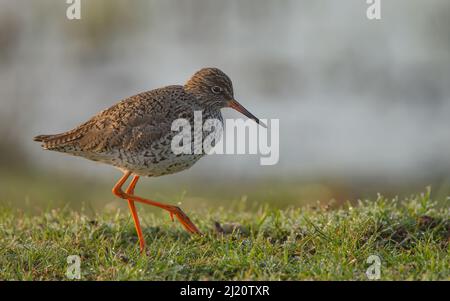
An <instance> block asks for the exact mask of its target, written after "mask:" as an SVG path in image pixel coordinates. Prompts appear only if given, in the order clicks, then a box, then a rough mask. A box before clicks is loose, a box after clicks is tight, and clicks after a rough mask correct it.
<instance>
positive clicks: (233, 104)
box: [228, 99, 267, 128]
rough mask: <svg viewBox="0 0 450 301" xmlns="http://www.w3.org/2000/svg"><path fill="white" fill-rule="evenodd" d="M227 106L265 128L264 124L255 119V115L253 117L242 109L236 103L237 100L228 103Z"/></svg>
mask: <svg viewBox="0 0 450 301" xmlns="http://www.w3.org/2000/svg"><path fill="white" fill-rule="evenodd" d="M228 106H229V107H230V108H233V109H235V110H236V111H238V112H239V113H242V114H244V115H245V116H247V117H248V118H250V119H253V120H254V121H255V122H256V123H257V124H259V125H261V126H263V127H265V128H267V125H265V124H264V122H262V121H261V120H259V118H258V117H256V116H255V115H253V114H252V113H250V112H249V111H248V110H247V109H246V108H244V107H243V106H242V105H241V104H240V103H238V102H237V100H235V99H232V100H230V102H229V103H228Z"/></svg>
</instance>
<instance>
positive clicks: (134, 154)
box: [34, 68, 259, 248]
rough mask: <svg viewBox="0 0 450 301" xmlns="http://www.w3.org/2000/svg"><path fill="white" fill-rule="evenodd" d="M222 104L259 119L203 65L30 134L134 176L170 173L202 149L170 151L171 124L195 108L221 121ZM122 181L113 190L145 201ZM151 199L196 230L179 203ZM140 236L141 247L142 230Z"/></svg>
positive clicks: (190, 117) (223, 80) (217, 72)
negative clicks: (177, 81) (76, 121)
mask: <svg viewBox="0 0 450 301" xmlns="http://www.w3.org/2000/svg"><path fill="white" fill-rule="evenodd" d="M224 107H232V108H234V109H236V110H238V111H240V112H242V113H243V114H245V115H247V116H248V117H250V118H253V119H254V120H255V121H257V122H259V120H258V119H257V118H256V117H255V116H253V115H252V114H251V113H249V112H248V111H247V110H246V109H245V108H243V107H242V106H241V105H240V104H239V103H238V102H237V101H235V100H234V93H233V85H232V83H231V80H230V78H229V77H228V76H227V75H226V74H225V73H223V72H222V71H220V70H219V69H217V68H204V69H201V70H200V71H198V72H197V73H195V74H194V75H193V76H192V78H191V79H190V80H189V81H188V82H187V83H186V84H185V85H184V86H167V87H163V88H159V89H155V90H151V91H148V92H143V93H140V94H137V95H134V96H131V97H129V98H126V99H124V100H122V101H120V102H119V103H117V104H115V105H113V106H112V107H110V108H108V109H106V110H104V111H102V112H100V113H98V114H97V115H95V116H94V117H92V118H91V119H90V120H88V121H87V122H85V123H83V124H81V125H80V126H78V127H76V128H75V129H73V130H70V131H67V132H65V133H61V134H56V135H40V136H36V137H35V138H34V140H35V141H39V142H42V147H43V148H45V149H48V150H53V151H58V152H63V153H68V154H71V155H75V156H80V157H84V158H87V159H90V160H94V161H100V162H103V163H106V164H110V165H113V166H115V167H117V168H119V169H121V170H122V171H123V172H124V173H125V175H126V176H127V177H128V176H129V175H131V174H134V175H135V178H136V181H137V178H138V176H140V175H143V176H161V175H165V174H170V173H174V172H178V171H181V170H184V169H186V168H189V167H191V166H192V165H193V164H194V163H195V162H197V160H198V159H200V158H201V157H202V156H203V154H174V153H173V152H172V149H171V141H172V138H173V137H174V135H176V134H177V132H174V131H172V130H171V126H172V123H173V121H175V120H176V119H179V118H184V119H187V120H189V121H190V123H191V124H193V120H194V112H195V111H202V112H203V120H205V119H209V118H215V119H218V120H220V121H222V114H221V112H220V109H222V108H224ZM193 147H194V146H193ZM125 180H126V178H125ZM124 182H125V181H123V182H120V183H121V185H116V186H117V187H116V188H117V189H116V188H115V190H114V193H115V194H116V195H118V196H119V197H122V198H124V199H128V200H129V204H131V203H132V202H133V201H140V202H144V203H145V202H147V203H148V201H145V200H143V199H140V198H138V197H135V196H133V195H132V193H124V192H123V191H121V186H122V185H123V183H124ZM134 185H135V183H134ZM134 185H133V189H134ZM130 188H131V185H130ZM133 189H130V192H132V190H133ZM151 202H153V201H151ZM151 205H155V206H159V207H161V208H163V209H166V210H168V211H169V212H170V213H171V215H173V214H175V215H176V216H177V217H178V218H179V219H180V221H182V223H183V225H184V226H185V228H186V229H187V230H188V231H190V232H198V230H197V229H196V228H195V226H193V224H192V223H191V222H190V221H189V219H188V218H187V216H185V215H184V213H182V212H181V210H180V209H179V208H178V209H174V208H172V207H173V206H169V205H161V204H159V203H155V202H153V203H151ZM133 207H134V204H133V205H130V209H131V210H132V213H134V214H133V218H135V223H136V229H137V230H138V234H139V231H140V228H139V222H138V220H137V215H136V217H135V209H134V211H133ZM177 210H179V211H177ZM136 220H137V222H136ZM191 224H192V225H191ZM139 238H140V240H141V248H143V246H142V240H143V239H142V238H141V235H140V236H139Z"/></svg>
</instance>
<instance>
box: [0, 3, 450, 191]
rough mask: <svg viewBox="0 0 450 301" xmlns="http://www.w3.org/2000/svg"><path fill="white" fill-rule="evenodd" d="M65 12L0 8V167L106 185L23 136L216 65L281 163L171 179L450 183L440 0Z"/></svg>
mask: <svg viewBox="0 0 450 301" xmlns="http://www.w3.org/2000/svg"><path fill="white" fill-rule="evenodd" d="M66 7H67V4H65V1H62V0H39V1H13V0H11V1H5V0H0V124H1V127H0V137H1V138H2V139H1V141H0V152H1V155H2V156H1V158H0V160H2V161H3V163H2V166H3V168H4V169H6V168H9V166H11V165H13V166H14V162H17V163H18V164H19V163H20V165H21V166H25V170H26V169H33V170H36V169H37V170H40V171H45V170H52V171H54V170H60V171H61V172H63V173H70V174H81V175H88V174H93V175H105V174H111V176H110V177H111V179H113V178H116V177H117V176H118V175H119V174H118V173H111V168H110V167H107V166H102V165H97V164H93V163H91V162H89V161H87V160H83V159H79V158H72V157H68V156H65V155H60V154H55V153H50V152H43V151H41V150H40V148H39V146H38V145H36V144H35V143H33V142H32V137H33V136H34V135H36V134H42V133H55V132H60V131H64V130H68V129H70V128H72V127H74V126H76V125H77V124H79V123H80V122H82V121H84V120H85V119H87V118H89V117H90V116H92V115H93V114H94V113H96V112H97V111H99V110H101V109H104V108H106V107H108V106H110V105H112V104H113V103H115V102H116V101H118V100H120V99H121V98H123V97H126V96H130V95H133V94H136V93H138V92H141V91H144V90H150V89H153V88H156V87H159V86H163V85H168V84H177V83H184V82H185V81H186V80H187V79H188V78H189V76H190V75H191V74H192V73H193V72H194V71H196V70H197V69H199V68H201V67H204V66H217V67H219V68H221V69H223V70H224V71H225V72H226V73H227V74H228V75H229V76H230V77H231V78H232V80H233V82H234V87H235V94H236V97H237V99H239V100H240V101H241V103H243V104H244V105H245V106H246V107H247V108H248V109H249V110H250V111H252V112H253V113H254V114H255V115H257V116H259V117H262V118H279V119H280V162H279V164H278V165H276V166H271V167H265V166H260V165H259V158H258V157H256V156H213V157H208V158H205V159H203V160H201V161H200V162H199V163H198V165H197V166H195V167H194V168H192V169H191V170H190V171H188V172H185V173H183V174H180V175H177V176H174V178H175V179H177V178H178V179H180V177H181V179H182V178H183V177H189V178H190V179H193V178H195V177H196V176H199V177H201V176H203V177H205V175H206V177H207V178H208V179H212V180H214V179H224V178H228V179H231V180H236V179H239V178H240V179H248V178H251V179H256V180H258V179H265V178H276V179H277V180H280V179H283V178H289V179H297V178H298V179H317V178H327V179H328V178H331V179H340V180H342V179H343V180H346V181H356V180H360V179H362V178H364V179H366V180H367V181H369V182H370V181H371V182H372V183H381V184H380V185H378V186H376V188H377V191H382V190H383V185H385V184H386V185H387V183H397V182H398V183H402V184H405V185H406V186H408V185H409V183H411V185H412V183H414V185H416V184H418V185H427V184H430V183H431V182H436V183H442V182H445V181H446V179H448V176H449V175H450V135H449V130H450V118H449V116H450V85H449V84H450V2H449V1H447V0H427V1H423V0H382V20H381V21H369V20H368V19H367V18H366V12H365V11H366V8H367V4H366V3H365V1H362V0H348V1H334V0H309V1H299V0H291V1H287V0H284V1H268V0H239V1H237V0H229V1H218V0H217V1H211V0H201V1H194V0H184V1H168V0H159V1H147V0H134V1H125V0H123V1H119V0H114V1H112V0H89V1H86V0H85V1H82V20H80V21H69V20H67V19H66V15H65V9H66ZM225 114H226V116H228V117H239V114H237V113H234V112H231V111H229V110H227V111H226V112H225ZM214 169H217V170H214ZM163 181H172V180H171V179H170V177H169V179H168V180H163ZM422 187H423V186H422Z"/></svg>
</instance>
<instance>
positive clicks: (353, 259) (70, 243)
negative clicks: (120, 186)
mask: <svg viewBox="0 0 450 301" xmlns="http://www.w3.org/2000/svg"><path fill="white" fill-rule="evenodd" d="M444 203H445V202H444ZM445 204H448V201H447V203H445ZM138 209H141V210H140V212H141V219H142V220H143V228H144V235H145V237H146V240H147V255H145V256H141V255H140V254H139V252H138V243H137V237H136V234H135V232H134V227H133V223H132V221H131V218H130V217H129V215H128V212H124V211H123V210H122V211H121V210H119V211H116V212H115V213H111V212H110V213H105V214H98V215H95V216H89V215H86V214H84V213H83V212H81V213H79V212H76V211H72V210H69V209H63V210H48V211H46V212H44V213H41V214H39V215H31V214H29V213H24V212H23V211H20V210H17V209H11V208H8V207H3V208H0V221H1V224H0V279H21V280H22V279H23V280H38V279H39V280H44V279H51V280H53V279H61V280H64V279H67V278H66V276H65V275H66V269H67V266H68V264H67V256H69V255H79V256H80V257H81V275H82V276H81V277H82V280H143V279H146V280H304V279H315V280H352V279H359V280H367V276H366V270H367V269H368V267H369V265H370V264H368V263H367V262H366V261H367V258H368V257H369V256H370V255H377V256H379V257H380V259H381V279H382V280H416V279H417V280H450V268H449V262H450V260H449V259H450V257H449V231H450V222H449V213H450V212H449V207H448V206H444V207H442V206H441V207H436V204H435V203H434V202H433V201H432V200H431V199H430V193H429V192H427V193H425V194H423V195H419V196H412V197H410V198H408V199H406V200H401V201H400V200H397V199H394V200H389V199H385V198H383V197H381V196H380V197H378V199H377V200H372V201H362V202H359V204H357V205H356V206H353V205H350V204H348V205H345V206H342V207H341V208H339V209H330V208H328V207H327V206H321V205H317V206H308V207H302V208H288V209H284V210H280V209H275V208H271V207H269V206H262V207H260V208H248V207H247V208H246V207H245V202H244V203H242V204H240V205H239V204H238V205H236V206H234V207H233V208H228V209H223V208H218V209H217V210H210V209H202V210H199V211H195V212H188V213H189V215H190V216H191V218H192V219H193V221H194V222H195V223H196V224H197V226H199V228H200V229H201V231H203V232H204V235H203V236H189V235H188V234H187V233H185V232H184V231H183V229H182V228H181V226H180V225H179V223H177V222H175V223H172V222H171V221H170V219H169V217H168V215H155V214H154V213H149V212H145V211H143V210H142V206H139V208H138ZM216 221H217V222H219V223H220V224H221V227H222V230H224V231H225V233H223V232H220V231H218V230H217V228H216V227H215V226H214V223H215V222H216ZM231 223H234V230H233V231H230V230H229V229H233V226H232V225H231Z"/></svg>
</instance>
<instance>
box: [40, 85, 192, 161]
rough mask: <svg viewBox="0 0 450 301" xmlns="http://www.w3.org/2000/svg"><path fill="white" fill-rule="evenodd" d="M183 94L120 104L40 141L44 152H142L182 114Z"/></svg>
mask: <svg viewBox="0 0 450 301" xmlns="http://www.w3.org/2000/svg"><path fill="white" fill-rule="evenodd" d="M184 93H185V92H184V90H183V88H182V87H181V86H169V87H165V88H161V89H156V90H152V91H148V92H143V93H140V94H137V95H134V96H131V97H129V98H126V99H124V100H122V101H120V102H119V103H117V104H115V105H113V106H112V107H110V108H108V109H106V110H104V111H102V112H100V113H98V114H97V115H95V116H94V117H92V118H91V119H90V120H89V121H87V122H86V123H84V124H82V125H80V126H79V127H77V128H75V129H73V130H71V131H69V132H66V133H63V134H59V135H51V136H46V137H45V140H44V138H43V139H42V140H40V141H42V142H43V143H44V144H43V145H44V147H46V148H48V149H53V150H57V151H67V152H71V151H72V152H76V153H80V152H90V153H97V154H101V153H107V152H109V151H114V150H125V151H139V150H143V149H145V148H147V147H148V146H149V145H151V144H152V143H154V142H156V141H158V140H161V139H164V137H166V135H168V134H170V133H171V125H172V121H173V120H174V119H176V118H178V117H177V116H178V115H180V114H182V113H181V112H182V111H184V112H186V108H187V103H186V102H185V100H186V95H185V94H184ZM187 111H188V115H190V113H189V110H187ZM40 137H41V136H39V138H40ZM42 137H44V136H42ZM51 137H54V138H53V139H52V138H51Z"/></svg>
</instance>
